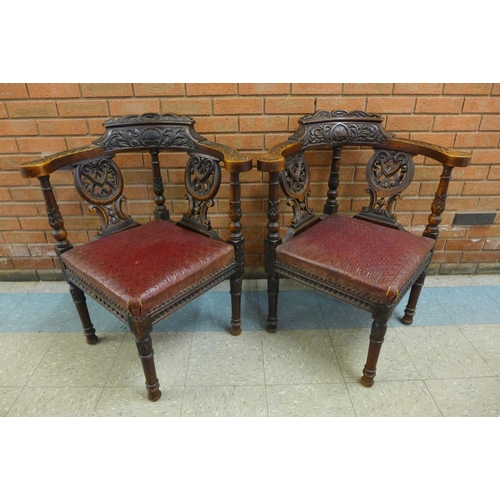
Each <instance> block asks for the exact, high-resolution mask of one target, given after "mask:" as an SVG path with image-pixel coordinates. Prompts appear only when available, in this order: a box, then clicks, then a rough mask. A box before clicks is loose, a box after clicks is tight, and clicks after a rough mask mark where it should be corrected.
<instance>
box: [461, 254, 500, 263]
mask: <svg viewBox="0 0 500 500" xmlns="http://www.w3.org/2000/svg"><path fill="white" fill-rule="evenodd" d="M499 254H500V252H495V251H489V252H464V253H463V255H462V259H461V261H460V262H497V261H498V255H499Z"/></svg>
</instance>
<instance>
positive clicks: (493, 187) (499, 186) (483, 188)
mask: <svg viewBox="0 0 500 500" xmlns="http://www.w3.org/2000/svg"><path fill="white" fill-rule="evenodd" d="M463 194H464V195H473V194H476V195H493V194H494V195H500V182H492V181H489V182H467V183H465V185H464V188H463Z"/></svg>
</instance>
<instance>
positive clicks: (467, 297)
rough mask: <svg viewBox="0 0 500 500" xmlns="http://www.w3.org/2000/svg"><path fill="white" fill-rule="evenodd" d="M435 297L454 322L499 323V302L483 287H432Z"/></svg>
mask: <svg viewBox="0 0 500 500" xmlns="http://www.w3.org/2000/svg"><path fill="white" fill-rule="evenodd" d="M432 291H433V292H434V293H435V299H436V300H437V301H438V302H439V303H440V304H441V305H442V306H443V307H445V308H446V312H447V313H448V315H449V316H451V317H452V318H453V320H454V323H455V324H460V325H468V324H481V323H500V308H499V307H498V306H499V303H498V302H496V301H495V300H493V299H492V298H491V297H490V294H491V293H492V292H491V291H490V294H488V293H487V292H486V291H485V290H484V289H483V287H478V288H474V289H472V288H470V287H455V288H433V289H432Z"/></svg>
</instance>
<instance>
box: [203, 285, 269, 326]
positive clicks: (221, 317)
mask: <svg viewBox="0 0 500 500" xmlns="http://www.w3.org/2000/svg"><path fill="white" fill-rule="evenodd" d="M197 300H199V309H198V315H197V317H196V324H195V327H194V329H195V331H197V332H202V331H214V332H215V331H218V332H229V331H230V329H231V294H230V293H229V292H209V293H205V294H203V295H202V296H200V297H199V298H198V299H197ZM241 318H242V325H241V327H242V330H243V331H249V330H250V331H251V330H259V329H260V323H259V303H258V298H257V292H251V291H247V292H243V293H242V294H241Z"/></svg>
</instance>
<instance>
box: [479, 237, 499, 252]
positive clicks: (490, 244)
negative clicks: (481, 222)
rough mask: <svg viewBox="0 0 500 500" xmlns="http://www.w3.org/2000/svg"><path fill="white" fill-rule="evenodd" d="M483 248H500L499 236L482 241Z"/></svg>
mask: <svg viewBox="0 0 500 500" xmlns="http://www.w3.org/2000/svg"><path fill="white" fill-rule="evenodd" d="M483 250H500V238H488V239H487V240H486V241H485V243H484V247H483Z"/></svg>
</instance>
